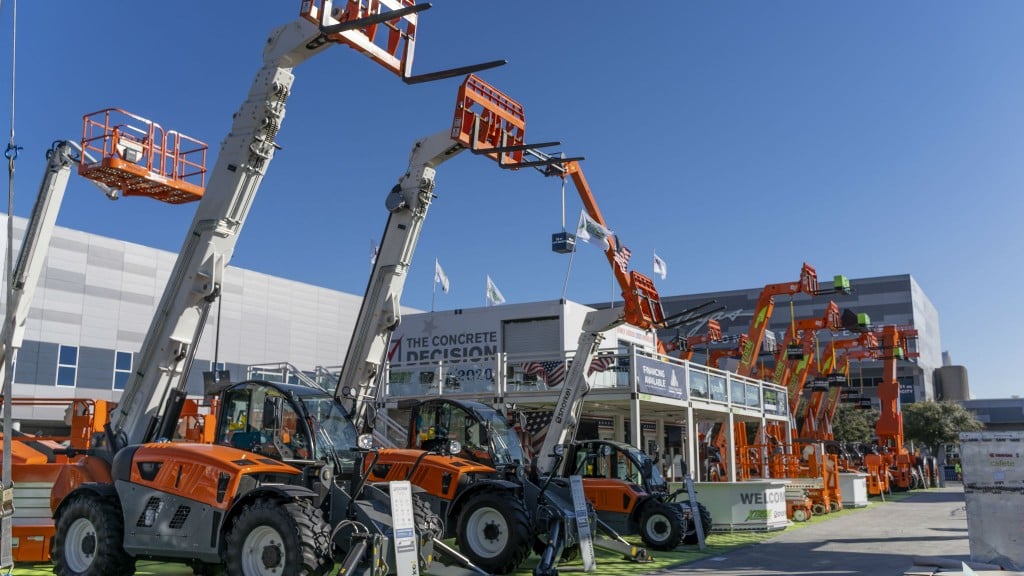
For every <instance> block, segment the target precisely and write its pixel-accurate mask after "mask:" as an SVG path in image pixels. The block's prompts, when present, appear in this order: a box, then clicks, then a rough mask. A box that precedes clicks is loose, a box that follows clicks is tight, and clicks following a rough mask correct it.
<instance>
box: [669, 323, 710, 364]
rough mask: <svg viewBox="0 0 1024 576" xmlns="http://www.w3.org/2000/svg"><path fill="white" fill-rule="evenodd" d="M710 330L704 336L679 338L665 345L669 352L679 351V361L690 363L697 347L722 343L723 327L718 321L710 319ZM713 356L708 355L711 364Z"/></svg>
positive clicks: (696, 335)
mask: <svg viewBox="0 0 1024 576" xmlns="http://www.w3.org/2000/svg"><path fill="white" fill-rule="evenodd" d="M707 323H708V328H707V330H706V331H705V332H704V333H703V334H695V335H693V336H687V337H685V338H684V337H679V338H676V339H675V340H673V341H671V342H669V343H667V344H666V345H665V350H666V351H667V352H675V351H676V350H678V351H679V359H680V360H685V361H687V362H689V361H690V360H692V359H693V353H694V351H695V350H696V349H697V346H700V345H701V344H710V343H712V342H721V341H722V326H721V325H720V324H719V323H718V320H714V319H709V320H708V321H707ZM710 357H711V354H710V353H709V354H708V358H709V363H708V365H709V366H711V363H710Z"/></svg>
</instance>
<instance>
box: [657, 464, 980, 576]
mask: <svg viewBox="0 0 1024 576" xmlns="http://www.w3.org/2000/svg"><path fill="white" fill-rule="evenodd" d="M914 556H942V557H945V558H952V559H956V560H969V559H970V547H969V544H968V540H967V517H966V515H965V514H964V493H963V486H961V485H960V484H952V485H950V486H947V487H946V488H933V489H930V490H927V491H922V492H917V493H915V494H912V495H910V496H909V497H907V498H906V499H905V500H902V501H899V502H889V503H886V504H880V503H879V504H876V503H872V504H871V506H870V507H869V508H868V509H867V510H860V511H858V512H856V513H855V514H849V515H845V516H841V517H838V518H835V519H832V520H829V521H827V522H821V523H816V524H815V525H812V526H807V527H804V528H799V529H796V530H787V531H785V532H782V533H780V534H779V536H777V537H775V538H770V539H768V540H765V541H764V542H761V543H760V544H756V545H754V546H748V547H746V548H741V549H739V550H736V551H734V552H730V553H729V554H728V555H726V556H720V557H717V558H709V559H706V560H700V561H698V562H694V563H692V564H687V565H684V566H681V567H678V568H672V569H668V570H663V571H661V572H659V573H660V574H712V573H713V574H715V576H741V575H742V576H768V575H780V574H799V575H812V574H823V575H830V574H837V575H838V574H872V575H874V574H877V575H880V576H881V575H893V576H899V575H902V574H903V573H904V572H905V571H906V570H908V569H909V568H910V567H911V566H912V565H913V563H914V562H913V558H914Z"/></svg>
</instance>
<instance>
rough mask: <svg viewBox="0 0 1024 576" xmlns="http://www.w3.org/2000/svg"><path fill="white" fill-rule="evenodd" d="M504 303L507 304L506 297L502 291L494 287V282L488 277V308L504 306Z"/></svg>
mask: <svg viewBox="0 0 1024 576" xmlns="http://www.w3.org/2000/svg"><path fill="white" fill-rule="evenodd" d="M504 303H505V296H503V295H502V293H501V290H498V287H497V286H495V285H494V280H491V277H490V276H489V275H488V276H487V305H488V306H497V305H498V304H504Z"/></svg>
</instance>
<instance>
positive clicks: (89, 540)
mask: <svg viewBox="0 0 1024 576" xmlns="http://www.w3.org/2000/svg"><path fill="white" fill-rule="evenodd" d="M95 558H96V527H95V526H93V524H92V522H91V521H90V520H89V519H88V518H79V519H77V520H75V521H74V522H72V523H71V527H70V528H68V536H67V544H66V545H65V550H64V559H65V560H66V561H67V563H68V568H70V569H71V571H72V572H85V571H86V570H88V569H89V566H91V565H92V561H93V559H95Z"/></svg>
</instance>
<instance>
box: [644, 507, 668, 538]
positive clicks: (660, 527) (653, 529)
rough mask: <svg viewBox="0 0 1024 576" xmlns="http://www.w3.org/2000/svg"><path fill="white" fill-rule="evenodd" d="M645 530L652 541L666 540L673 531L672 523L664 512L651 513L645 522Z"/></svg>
mask: <svg viewBox="0 0 1024 576" xmlns="http://www.w3.org/2000/svg"><path fill="white" fill-rule="evenodd" d="M644 531H645V532H647V537H648V538H650V539H651V541H652V542H658V543H661V542H664V541H666V540H668V537H669V535H670V534H671V533H672V523H671V522H669V520H668V518H667V517H666V516H665V515H664V514H651V516H650V517H649V518H647V522H645V523H644Z"/></svg>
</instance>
